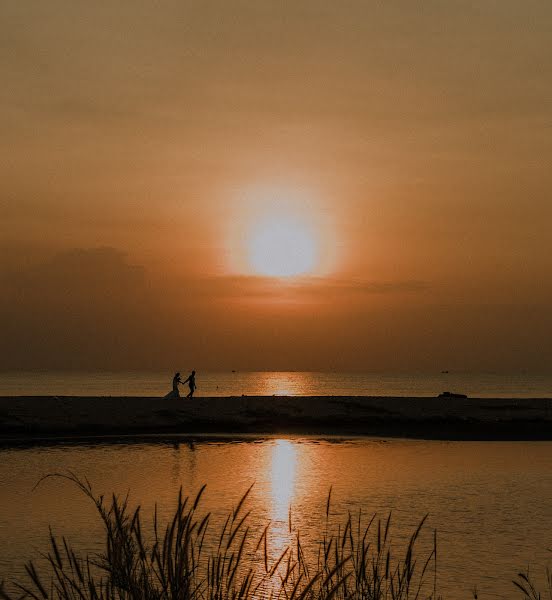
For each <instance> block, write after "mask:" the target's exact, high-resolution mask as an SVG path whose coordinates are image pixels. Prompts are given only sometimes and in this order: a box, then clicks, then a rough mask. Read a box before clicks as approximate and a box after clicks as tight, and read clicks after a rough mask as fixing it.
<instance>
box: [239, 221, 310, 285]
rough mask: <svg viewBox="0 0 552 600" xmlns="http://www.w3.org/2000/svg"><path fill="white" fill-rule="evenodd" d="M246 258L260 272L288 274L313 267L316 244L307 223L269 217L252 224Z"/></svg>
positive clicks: (303, 271) (298, 273)
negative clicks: (253, 225) (247, 257)
mask: <svg viewBox="0 0 552 600" xmlns="http://www.w3.org/2000/svg"><path fill="white" fill-rule="evenodd" d="M249 262H250V264H251V266H252V267H253V269H254V270H255V271H256V272H257V273H259V274H260V275H267V276H269V277H292V276H294V275H302V274H305V273H309V272H310V271H312V270H313V269H314V268H315V267H316V262H317V245H316V241H315V238H314V236H313V234H312V233H311V230H310V228H309V226H308V224H306V223H303V222H301V221H300V220H298V219H294V218H292V217H273V218H270V219H268V218H267V219H266V220H264V221H262V222H259V223H257V224H256V225H255V227H254V229H253V231H252V232H251V235H250V238H249Z"/></svg>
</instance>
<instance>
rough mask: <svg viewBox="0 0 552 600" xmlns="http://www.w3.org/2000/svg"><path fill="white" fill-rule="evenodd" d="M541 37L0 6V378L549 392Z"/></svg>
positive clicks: (124, 6) (546, 53)
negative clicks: (541, 388) (418, 376)
mask: <svg viewBox="0 0 552 600" xmlns="http://www.w3.org/2000/svg"><path fill="white" fill-rule="evenodd" d="M551 27H552V4H551V3H549V2H544V1H537V0H535V1H530V2H525V3H518V2H513V1H510V0H505V1H503V2H500V3H497V2H482V3H473V2H468V1H454V2H447V3H438V2H427V3H424V4H423V5H414V4H412V3H398V4H389V3H366V2H360V1H358V2H357V1H353V0H351V1H350V2H346V3H333V2H326V1H320V0H319V1H314V0H312V1H305V2H297V3H294V4H292V5H288V4H285V5H282V4H278V3H273V2H268V1H263V0H261V1H259V2H255V3H248V2H242V1H237V2H232V3H226V2H221V1H216V0H214V1H213V2H207V3H197V2H193V1H189V2H172V1H169V2H167V3H164V4H163V5H162V6H155V7H154V6H153V5H150V4H149V3H146V2H142V1H137V2H132V3H130V2H126V1H125V2H121V3H117V5H112V4H104V3H93V4H82V3H74V2H68V0H54V1H53V2H50V3H48V4H44V3H41V2H38V1H26V2H19V1H15V0H7V1H5V2H3V3H2V5H1V6H0V39H2V42H1V45H2V49H3V52H2V57H1V58H0V61H1V63H2V68H3V73H4V78H3V79H4V86H3V90H2V93H1V94H0V107H1V108H2V110H1V111H0V123H1V126H2V131H3V150H2V154H3V157H2V168H1V174H2V183H1V188H0V288H1V294H0V327H1V329H2V336H1V337H0V368H1V369H2V370H3V371H8V370H21V369H23V370H31V371H32V370H35V369H43V370H48V369H53V370H92V371H97V370H114V371H120V370H142V369H147V370H155V371H158V370H167V371H171V370H172V369H174V367H175V366H176V367H181V366H182V368H184V366H185V365H190V366H191V365H193V366H194V367H195V368H197V369H198V370H204V371H205V370H219V371H224V370H231V369H237V370H248V371H256V370H271V371H274V370H276V371H285V370H296V371H303V370H305V371H325V372H349V371H351V372H358V371H366V372H375V371H388V372H389V371H394V372H416V371H423V372H428V371H435V370H440V369H450V370H451V371H453V370H455V371H473V372H486V371H498V372H527V371H531V372H546V373H550V369H551V367H550V365H552V311H551V310H550V307H551V306H552V278H550V273H552V251H551V250H552V245H551V242H550V234H549V229H550V222H552V202H551V201H550V190H551V189H552V169H550V165H551V164H552V136H551V135H550V123H551V122H552V73H551V71H552V53H551V50H552V42H551V39H550V31H551ZM267 222H271V223H274V222H275V223H277V224H278V223H280V224H281V228H283V229H284V230H288V231H289V230H294V228H297V233H296V234H295V237H294V238H293V239H291V240H290V242H297V241H299V242H301V243H302V244H303V246H301V245H300V246H299V251H297V252H296V254H293V256H292V258H293V260H295V261H299V262H301V260H303V263H304V264H303V263H301V265H302V267H301V269H302V270H301V272H300V273H298V274H295V275H294V276H289V271H288V272H286V269H287V268H288V267H287V266H286V264H284V266H283V267H282V264H281V263H277V264H276V265H275V264H274V263H270V264H268V263H267V262H266V257H265V256H264V254H263V252H265V253H266V248H265V247H264V246H263V244H264V243H265V242H266V241H267V234H266V232H265V231H264V229H263V227H265V225H266V223H267ZM268 233H269V234H270V235H272V234H273V233H274V231H273V230H270V229H269V231H268ZM276 233H278V231H276ZM270 235H268V237H270ZM263 236H264V237H263ZM279 239H280V238H277V240H276V241H277V242H278V240H279ZM269 241H270V239H269ZM292 245H293V244H290V246H292ZM280 246H286V244H280ZM278 247H279V246H278V243H277V244H276V250H278ZM290 251H294V248H293V247H290ZM263 261H264V262H263ZM282 273H283V275H282Z"/></svg>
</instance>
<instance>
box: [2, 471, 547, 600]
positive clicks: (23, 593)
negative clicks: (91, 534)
mask: <svg viewBox="0 0 552 600" xmlns="http://www.w3.org/2000/svg"><path fill="white" fill-rule="evenodd" d="M48 477H62V478H65V479H69V480H70V481H72V482H73V483H74V484H75V485H77V486H78V487H79V488H80V489H81V491H82V492H83V493H84V494H85V495H86V496H87V497H88V498H89V499H90V500H91V501H92V502H93V503H94V505H95V507H96V509H97V511H98V515H99V517H100V519H101V520H102V523H103V527H104V532H105V543H106V546H105V551H104V553H102V554H100V555H93V556H90V555H88V556H85V557H82V556H80V555H79V554H78V553H77V552H76V551H75V550H74V549H73V548H72V547H71V546H70V544H69V542H68V541H67V540H66V539H65V538H62V540H57V539H56V538H55V537H54V535H53V534H50V550H49V552H48V554H47V555H46V556H45V557H43V559H44V560H42V567H38V568H37V566H36V564H35V563H33V562H30V563H28V564H27V565H26V566H25V570H26V573H27V581H26V582H21V581H10V582H8V583H5V582H2V583H1V584H0V598H3V599H4V600H16V599H18V600H21V599H23V598H28V599H31V598H32V599H34V600H45V599H50V598H51V599H55V600H96V599H98V600H100V599H101V600H103V599H105V600H111V599H113V600H115V599H117V600H119V599H121V600H123V599H124V600H165V599H166V600H257V599H267V600H384V599H385V600H387V599H389V600H407V599H412V600H416V599H418V598H428V599H432V600H436V599H437V598H439V597H440V596H439V595H438V590H437V535H436V533H434V535H433V543H432V547H431V549H430V550H428V551H427V552H426V555H425V556H421V557H420V556H418V554H419V553H418V551H417V550H416V543H417V540H418V537H419V534H420V532H421V530H422V528H423V526H424V523H425V520H426V518H425V517H424V519H422V520H421V522H420V523H419V525H418V527H417V528H416V530H415V531H414V532H413V533H412V536H411V537H410V540H409V543H408V544H407V546H406V549H405V551H404V552H403V553H402V554H396V553H395V549H394V548H391V544H390V535H389V532H390V521H391V516H390V515H389V517H388V518H387V519H386V520H385V521H381V520H376V518H375V517H372V519H370V520H369V521H368V522H367V523H365V524H363V523H362V520H361V516H360V515H359V516H358V519H357V518H353V517H352V516H351V515H350V516H349V518H348V519H347V521H346V522H345V524H344V525H343V526H341V527H338V528H337V529H336V530H332V531H330V529H329V526H328V525H329V513H330V500H331V490H330V493H329V495H328V500H327V505H326V529H325V531H324V532H323V533H321V539H320V541H319V542H318V548H317V549H316V553H315V555H314V556H315V557H316V558H315V560H314V561H313V560H310V559H308V558H307V557H306V549H305V548H304V547H303V545H302V543H301V541H300V539H299V535H297V536H296V541H295V542H294V543H293V544H291V545H290V546H289V547H288V548H286V549H285V550H284V551H283V552H282V553H281V554H280V555H279V556H276V557H272V556H271V555H270V553H269V550H268V537H269V526H268V525H267V526H266V527H265V529H264V530H263V531H262V532H260V534H259V533H258V534H255V533H253V532H252V531H251V530H250V528H249V526H248V517H249V512H247V511H246V508H245V504H246V499H247V496H248V494H249V491H248V492H246V494H245V495H244V496H243V497H242V499H241V500H240V502H239V503H238V505H237V506H236V507H235V508H234V509H233V510H232V511H231V512H230V513H229V515H228V518H227V519H226V522H225V523H224V525H223V527H222V529H221V530H220V531H218V532H216V533H215V535H214V537H212V534H213V532H209V533H208V530H209V521H210V515H209V514H201V513H200V512H199V510H198V508H199V504H200V500H201V496H202V494H203V491H204V489H205V486H203V488H202V489H201V490H200V492H199V493H198V495H197V496H196V497H195V498H194V499H191V498H189V497H184V496H183V495H182V492H180V494H179V496H178V503H177V507H176V510H175V512H174V515H173V517H172V519H170V520H169V522H168V523H167V524H165V525H164V526H163V527H162V526H161V524H160V523H159V522H158V517H157V511H156V512H155V515H154V519H153V528H152V530H151V531H152V533H151V535H146V534H145V527H144V526H143V524H142V518H141V512H140V507H138V508H136V509H134V510H131V509H130V508H129V506H128V501H127V500H128V499H121V498H119V497H116V496H113V497H112V498H111V501H110V502H106V501H105V500H104V498H103V496H96V495H95V494H94V492H93V490H92V487H91V485H90V483H89V482H88V481H87V480H82V479H79V478H78V477H77V476H75V475H74V474H72V473H68V474H56V475H49V476H48ZM290 520H291V518H290ZM290 531H291V525H290ZM208 536H211V537H212V539H213V540H214V543H212V541H211V542H210V543H207V542H206V539H207V538H208ZM147 538H150V539H147ZM513 584H514V586H516V587H515V589H517V592H518V595H519V594H520V593H521V596H522V597H523V598H525V599H530V600H537V599H540V598H541V594H540V593H539V592H538V590H537V589H536V588H535V586H534V585H533V583H532V581H531V579H530V578H529V577H528V575H526V574H523V573H520V574H519V575H518V577H517V579H516V580H515V581H514V582H513ZM547 587H548V590H547V597H548V598H550V599H552V573H550V572H547ZM473 596H474V598H477V592H476V590H474V592H473Z"/></svg>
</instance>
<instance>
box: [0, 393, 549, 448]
mask: <svg viewBox="0 0 552 600" xmlns="http://www.w3.org/2000/svg"><path fill="white" fill-rule="evenodd" d="M277 435H297V436H316V437H324V436H329V437H339V436H342V437H343V436H344V437H371V438H387V437H389V438H412V439H428V440H431V439H433V440H451V441H454V440H463V441H472V440H473V441H486V440H488V441H499V440H504V441H515V440H519V441H532V440H534V441H541V440H542V441H552V399H551V398H515V399H514V398H439V397H436V398H435V397H434V398H421V397H382V396H229V397H219V396H217V397H211V398H207V397H197V398H193V399H191V400H188V399H186V398H178V399H165V398H155V397H142V396H140V397H138V396H136V397H126V396H108V397H105V396H3V397H0V446H1V447H11V446H14V447H15V446H22V445H24V446H25V445H27V446H28V445H45V444H52V443H82V442H84V443H105V442H109V443H136V441H137V440H141V441H150V442H153V441H162V440H170V439H183V440H185V438H193V437H194V436H195V437H196V438H202V439H203V438H209V437H213V436H218V437H219V438H220V437H230V438H232V437H235V438H239V437H241V436H243V437H251V436H252V437H255V436H260V437H262V436H269V437H273V436H277Z"/></svg>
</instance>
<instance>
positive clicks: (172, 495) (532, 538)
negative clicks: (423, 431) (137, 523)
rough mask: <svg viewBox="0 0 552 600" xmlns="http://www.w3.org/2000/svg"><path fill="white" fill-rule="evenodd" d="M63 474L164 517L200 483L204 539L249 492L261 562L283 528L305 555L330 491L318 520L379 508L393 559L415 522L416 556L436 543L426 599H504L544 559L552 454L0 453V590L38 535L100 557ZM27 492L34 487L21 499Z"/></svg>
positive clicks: (166, 447)
mask: <svg viewBox="0 0 552 600" xmlns="http://www.w3.org/2000/svg"><path fill="white" fill-rule="evenodd" d="M67 470H72V471H74V472H75V473H77V474H79V475H81V476H86V477H88V478H89V480H90V482H91V483H92V484H93V486H94V489H95V491H96V492H97V493H98V494H100V493H101V494H110V493H111V492H117V493H120V494H126V493H127V492H129V494H130V503H131V504H132V505H134V504H137V503H141V504H142V506H143V509H144V512H145V514H146V515H150V516H151V514H152V510H153V506H154V504H155V503H156V502H157V503H158V504H159V509H160V516H161V518H162V519H163V518H164V517H166V516H168V515H169V514H170V513H171V510H172V509H173V507H174V505H175V502H176V495H177V493H178V489H179V487H180V486H182V487H183V489H184V491H185V492H186V493H190V494H195V493H196V492H197V491H198V490H199V488H200V487H201V485H202V484H203V483H206V484H207V488H206V492H205V495H204V497H203V499H202V506H203V509H204V510H205V511H206V512H207V511H212V512H213V523H212V526H213V528H214V529H217V523H218V524H219V525H220V523H221V522H222V520H223V519H224V517H225V516H226V514H227V511H228V510H229V509H230V508H231V507H232V506H233V505H234V506H235V505H236V503H237V501H238V500H239V497H240V496H241V494H242V493H243V492H244V491H245V490H246V489H247V488H248V487H249V486H250V485H251V484H254V485H253V489H252V492H251V495H250V497H249V499H248V507H249V508H250V509H251V510H252V515H251V517H250V519H251V525H252V526H253V527H252V529H253V531H255V532H256V533H258V535H260V533H261V530H262V527H263V526H264V525H265V524H266V523H267V522H268V521H270V522H271V527H270V532H271V533H270V547H269V550H270V552H271V554H272V555H273V556H275V555H276V554H277V553H278V552H279V551H280V550H281V549H282V548H283V547H284V545H285V544H287V543H288V542H289V541H290V536H289V530H288V515H289V513H288V509H289V507H290V506H291V513H292V528H293V530H299V531H300V532H301V539H302V541H303V543H304V544H305V545H311V546H313V545H316V543H317V541H319V540H320V536H321V531H322V529H323V526H324V518H325V508H326V498H327V494H328V491H329V488H330V486H332V504H331V506H332V509H331V519H332V521H333V522H339V521H341V522H343V519H344V517H345V515H346V514H347V512H348V511H351V512H352V513H353V514H354V513H355V512H356V511H358V509H362V512H363V514H365V515H371V514H372V513H374V512H377V513H378V515H380V516H381V517H382V518H385V517H386V516H387V513H388V511H390V510H391V511H392V523H393V529H392V532H393V533H392V535H393V545H394V546H395V547H396V548H397V552H398V551H401V550H402V548H403V547H404V545H405V544H406V539H407V537H408V535H409V534H411V533H412V532H413V530H414V528H415V527H416V525H417V523H418V522H419V520H420V519H421V518H422V517H423V516H424V515H425V514H426V513H429V518H428V521H427V526H426V527H425V528H424V531H423V535H422V538H421V547H420V548H421V555H423V551H424V549H425V550H427V548H428V547H429V546H430V544H431V542H432V536H433V529H436V530H437V536H438V551H439V558H438V571H437V574H438V579H437V584H438V590H439V592H440V593H441V594H442V595H443V596H444V597H445V598H452V599H456V598H458V599H459V598H471V597H472V590H473V589H474V587H477V590H478V595H479V598H518V597H519V594H518V593H517V592H516V591H515V589H514V587H513V585H512V583H511V580H512V578H513V577H515V575H516V573H517V572H518V571H520V570H525V569H526V568H527V567H528V566H529V567H530V570H531V573H532V574H534V575H535V577H536V579H537V581H540V582H542V581H543V579H544V577H543V575H544V569H545V566H546V564H547V562H548V563H550V562H551V559H552V554H551V553H550V551H548V550H547V549H548V548H551V547H552V503H551V502H550V498H552V444H551V443H549V442H540V443H539V442H516V443H511V442H442V441H420V440H383V439H337V438H336V439H325V440H321V439H309V438H282V439H278V438H263V439H253V438H242V439H223V438H219V439H198V438H196V439H195V440H193V441H192V440H189V439H186V438H181V439H180V440H177V441H176V442H175V441H171V442H170V443H169V442H164V441H163V440H156V441H155V440H154V441H152V442H151V443H140V444H114V443H105V444H101V445H73V446H67V445H65V446H49V447H33V448H20V449H3V450H1V451H0V506H2V511H1V513H0V539H2V546H1V547H0V580H1V579H5V578H10V577H11V576H13V575H18V576H20V575H22V572H23V569H22V565H23V562H24V561H25V560H28V559H31V558H36V557H37V555H38V553H39V552H41V551H44V550H45V549H46V547H47V538H48V527H49V525H51V526H52V528H53V531H54V532H55V533H56V534H57V535H60V536H61V535H65V536H67V537H68V538H69V540H70V541H71V542H72V543H73V545H74V546H75V547H77V548H78V549H81V550H83V551H87V552H97V551H101V550H102V549H103V546H102V538H101V536H98V535H97V534H98V533H99V532H100V530H101V528H100V525H99V522H98V519H97V517H96V515H95V512H94V509H93V507H92V506H91V504H90V501H89V500H87V499H86V498H84V497H83V496H82V494H81V493H80V492H78V491H77V490H76V489H75V487H74V486H73V485H72V484H70V483H69V482H67V481H63V480H60V479H53V478H49V479H46V480H44V481H42V483H40V485H38V487H36V488H34V486H35V484H36V483H37V481H38V480H39V479H40V478H41V477H42V476H43V475H45V474H48V473H53V472H65V471H67ZM33 488H34V489H33Z"/></svg>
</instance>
